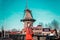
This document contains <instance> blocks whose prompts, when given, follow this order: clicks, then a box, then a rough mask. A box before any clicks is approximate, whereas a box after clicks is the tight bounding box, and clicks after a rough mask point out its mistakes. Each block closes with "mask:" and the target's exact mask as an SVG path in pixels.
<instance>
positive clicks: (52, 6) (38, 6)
mask: <svg viewBox="0 0 60 40" xmlns="http://www.w3.org/2000/svg"><path fill="white" fill-rule="evenodd" d="M25 8H26V0H0V29H1V27H2V26H4V29H5V30H11V29H17V30H21V29H22V28H24V25H23V22H21V21H20V20H21V19H23V18H24V10H25ZM28 9H30V10H31V12H32V15H33V18H34V19H36V21H35V22H34V27H35V26H37V25H38V24H39V23H41V22H42V23H43V24H48V23H51V21H52V20H53V19H55V20H57V21H58V22H59V25H60V0H28Z"/></svg>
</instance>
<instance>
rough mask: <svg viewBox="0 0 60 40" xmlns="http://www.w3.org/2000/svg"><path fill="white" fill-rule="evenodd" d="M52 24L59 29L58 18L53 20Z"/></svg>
mask: <svg viewBox="0 0 60 40" xmlns="http://www.w3.org/2000/svg"><path fill="white" fill-rule="evenodd" d="M51 24H52V26H53V28H54V29H59V23H58V22H57V21H56V20H53V21H52V22H51Z"/></svg>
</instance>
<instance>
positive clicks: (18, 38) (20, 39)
mask: <svg viewBox="0 0 60 40" xmlns="http://www.w3.org/2000/svg"><path fill="white" fill-rule="evenodd" d="M34 36H35V37H37V40H40V37H46V40H55V37H56V36H44V35H33V37H34ZM10 38H12V39H13V40H25V35H24V34H19V35H18V34H16V35H10Z"/></svg>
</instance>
